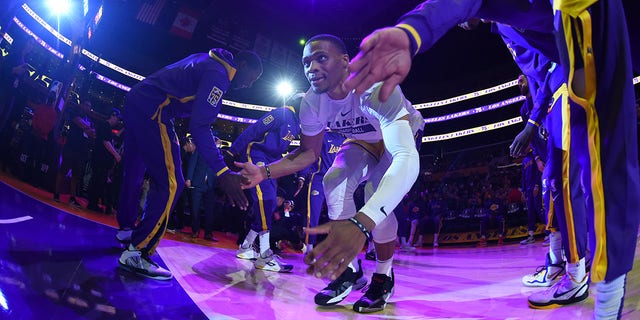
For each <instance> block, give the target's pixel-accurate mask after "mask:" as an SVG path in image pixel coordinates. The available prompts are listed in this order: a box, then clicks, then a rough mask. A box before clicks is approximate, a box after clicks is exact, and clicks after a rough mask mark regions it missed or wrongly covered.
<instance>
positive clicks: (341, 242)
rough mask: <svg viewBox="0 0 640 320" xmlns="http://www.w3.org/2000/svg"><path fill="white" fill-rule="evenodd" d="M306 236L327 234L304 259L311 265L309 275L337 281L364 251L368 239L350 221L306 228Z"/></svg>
mask: <svg viewBox="0 0 640 320" xmlns="http://www.w3.org/2000/svg"><path fill="white" fill-rule="evenodd" d="M304 232H305V233H306V234H327V238H326V239H324V241H322V242H320V243H319V244H318V245H317V246H316V247H315V248H313V251H311V252H309V253H308V254H307V255H306V256H305V257H304V262H305V263H306V264H308V265H309V267H308V268H307V273H308V274H311V275H314V276H315V277H317V278H329V279H331V280H335V279H336V278H337V277H339V276H340V275H341V274H342V272H344V270H346V269H347V266H348V265H349V263H350V262H351V261H353V259H355V258H356V256H357V255H358V253H360V251H362V248H363V247H364V243H365V241H366V240H367V237H366V236H365V235H364V233H362V231H360V229H358V227H357V226H356V225H355V224H353V223H352V222H350V221H348V220H338V221H331V222H328V223H325V224H323V225H319V226H317V227H315V228H305V229H304Z"/></svg>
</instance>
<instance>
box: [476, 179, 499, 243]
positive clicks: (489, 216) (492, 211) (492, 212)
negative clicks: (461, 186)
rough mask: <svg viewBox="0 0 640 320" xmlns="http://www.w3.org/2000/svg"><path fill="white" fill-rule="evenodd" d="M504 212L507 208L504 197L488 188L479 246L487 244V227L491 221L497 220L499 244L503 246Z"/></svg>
mask: <svg viewBox="0 0 640 320" xmlns="http://www.w3.org/2000/svg"><path fill="white" fill-rule="evenodd" d="M504 213H505V208H504V202H503V201H502V199H500V198H499V197H498V196H496V194H495V192H494V191H492V190H487V192H486V193H485V199H484V217H482V220H481V222H480V242H478V247H486V246H487V228H488V226H489V221H496V222H497V223H498V231H497V233H498V245H499V246H501V245H502V244H503V241H504V240H503V239H504V228H505V220H504Z"/></svg>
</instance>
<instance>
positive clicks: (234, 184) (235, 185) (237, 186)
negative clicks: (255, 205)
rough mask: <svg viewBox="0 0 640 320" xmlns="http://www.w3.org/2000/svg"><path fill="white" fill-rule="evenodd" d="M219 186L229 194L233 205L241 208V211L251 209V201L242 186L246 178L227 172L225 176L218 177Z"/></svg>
mask: <svg viewBox="0 0 640 320" xmlns="http://www.w3.org/2000/svg"><path fill="white" fill-rule="evenodd" d="M218 179H219V182H220V183H219V186H220V187H221V188H222V190H224V193H226V194H227V197H228V198H229V201H231V205H232V206H234V207H238V208H240V210H247V208H248V207H249V200H247V197H246V196H245V194H244V191H243V190H242V187H241V186H242V184H243V183H244V180H245V179H244V177H242V176H241V175H239V174H237V173H235V172H227V173H225V174H224V175H222V176H220V177H218Z"/></svg>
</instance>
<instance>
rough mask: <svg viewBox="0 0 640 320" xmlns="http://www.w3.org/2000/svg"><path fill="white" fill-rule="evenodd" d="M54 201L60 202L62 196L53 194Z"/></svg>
mask: <svg viewBox="0 0 640 320" xmlns="http://www.w3.org/2000/svg"><path fill="white" fill-rule="evenodd" d="M53 201H55V202H60V195H59V194H57V193H54V194H53Z"/></svg>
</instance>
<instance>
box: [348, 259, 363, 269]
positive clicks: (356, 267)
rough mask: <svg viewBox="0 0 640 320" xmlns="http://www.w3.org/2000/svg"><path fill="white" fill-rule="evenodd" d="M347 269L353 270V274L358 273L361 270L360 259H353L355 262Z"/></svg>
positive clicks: (350, 263)
mask: <svg viewBox="0 0 640 320" xmlns="http://www.w3.org/2000/svg"><path fill="white" fill-rule="evenodd" d="M347 267H349V268H351V270H353V272H358V270H359V269H360V267H359V265H358V257H356V258H355V259H353V261H351V262H349V265H348V266H347Z"/></svg>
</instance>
